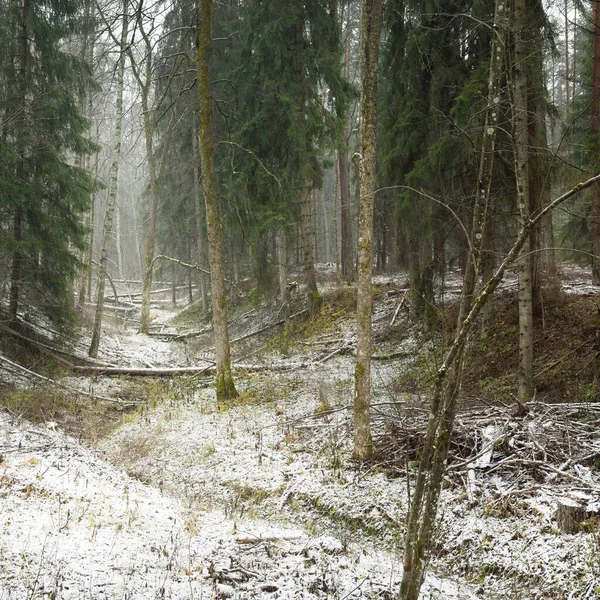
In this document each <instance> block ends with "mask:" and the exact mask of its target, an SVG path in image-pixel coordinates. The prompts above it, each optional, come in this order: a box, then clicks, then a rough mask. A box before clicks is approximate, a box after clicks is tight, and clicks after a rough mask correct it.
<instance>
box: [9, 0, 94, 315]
mask: <svg viewBox="0 0 600 600" xmlns="http://www.w3.org/2000/svg"><path fill="white" fill-rule="evenodd" d="M82 7H83V6H82V2H80V1H79V0H45V1H38V0H22V1H21V2H17V1H10V2H4V1H3V2H2V3H1V10H0V30H2V33H3V35H2V39H3V41H4V45H3V52H2V56H1V57H0V67H1V75H0V104H1V106H2V111H3V114H2V122H1V126H0V127H1V130H0V164H1V165H2V166H1V167H0V199H1V200H0V202H1V207H0V219H1V223H2V227H1V228H0V248H2V252H1V254H2V255H3V256H5V257H7V258H8V262H7V261H6V260H5V261H3V265H2V267H1V268H2V273H3V278H4V279H5V281H6V279H7V278H9V279H10V285H9V288H10V290H9V317H10V319H11V320H12V321H15V320H16V318H17V312H18V310H19V307H20V305H21V304H22V303H26V304H30V305H34V306H36V307H38V308H40V309H41V310H42V311H43V312H44V313H46V314H48V315H50V316H52V317H55V318H59V319H60V318H62V317H65V316H66V315H67V313H68V307H69V306H70V305H71V302H70V301H69V299H68V294H69V287H70V283H71V282H72V279H73V277H74V275H75V271H76V267H77V264H78V261H77V258H76V255H75V254H74V252H76V251H77V250H79V249H81V248H82V245H83V241H84V228H83V227H82V225H81V216H82V214H83V213H84V212H85V211H86V209H87V208H88V206H89V198H90V192H91V190H92V187H93V186H92V181H91V178H90V177H89V175H88V174H87V173H86V172H85V171H84V170H83V169H82V168H81V167H78V166H75V165H73V164H72V162H73V161H72V157H73V156H78V155H79V156H82V155H86V154H89V153H90V152H91V151H92V149H93V148H92V144H90V142H89V141H88V140H87V139H86V135H85V133H86V130H87V127H88V122H87V121H86V120H85V119H84V118H83V117H82V115H81V109H80V105H79V99H80V98H81V97H82V95H83V94H84V92H85V90H86V89H87V88H89V87H90V86H91V85H92V81H91V77H90V69H89V66H88V65H87V64H85V62H84V61H83V60H82V59H81V58H80V57H78V56H77V55H76V54H74V53H70V52H68V51H67V50H68V45H67V43H68V42H69V40H70V39H71V36H72V35H73V34H74V32H76V31H77V28H78V26H79V24H80V22H81V16H82V13H81V11H82ZM9 271H10V273H9Z"/></svg>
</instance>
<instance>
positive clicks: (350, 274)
mask: <svg viewBox="0 0 600 600" xmlns="http://www.w3.org/2000/svg"><path fill="white" fill-rule="evenodd" d="M350 8H351V5H350V3H347V4H346V5H345V6H344V11H345V13H346V14H345V17H346V26H345V29H344V79H345V80H346V81H350V42H351V39H352V25H351V23H352V21H351V14H350ZM342 16H343V12H342ZM343 119H344V127H343V129H342V130H341V133H340V145H339V148H338V161H337V168H338V177H339V186H340V234H341V235H340V240H341V248H340V255H341V256H340V258H341V272H342V279H343V280H344V281H345V282H346V283H351V282H353V281H354V244H353V242H352V210H351V209H352V205H351V202H350V172H349V163H348V144H349V143H350V126H351V114H350V110H349V109H348V108H346V114H345V115H343ZM336 244H337V241H336Z"/></svg>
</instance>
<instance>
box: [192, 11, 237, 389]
mask: <svg viewBox="0 0 600 600" xmlns="http://www.w3.org/2000/svg"><path fill="white" fill-rule="evenodd" d="M198 10H199V17H200V23H199V25H198V29H197V38H196V71H197V76H198V100H199V117H200V134H199V136H198V146H199V149H200V161H201V166H202V191H203V193H204V203H205V206H206V224H207V228H208V251H209V260H210V286H211V301H212V310H213V317H212V319H213V330H214V335H215V354H216V362H217V401H222V400H227V399H229V398H235V397H236V396H237V395H238V393H237V390H236V388H235V384H234V382H233V377H232V375H231V358H230V350H229V332H228V329H227V295H226V293H225V271H224V261H223V233H222V226H221V211H220V209H219V199H218V195H217V179H216V175H215V164H214V161H215V148H214V144H213V114H212V112H213V111H212V104H211V103H212V99H211V91H210V65H209V63H210V55H211V50H212V30H213V13H214V2H213V0H199V2H198Z"/></svg>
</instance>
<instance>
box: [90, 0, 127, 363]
mask: <svg viewBox="0 0 600 600" xmlns="http://www.w3.org/2000/svg"><path fill="white" fill-rule="evenodd" d="M128 25H129V4H128V0H123V15H122V22H121V38H120V43H119V57H118V65H117V90H116V92H117V99H116V103H115V130H114V133H113V142H112V146H113V151H112V162H111V167H110V180H109V183H108V200H107V203H106V212H105V213H104V226H103V228H102V250H101V252H100V264H99V266H98V293H97V299H96V312H95V317H94V328H93V330H92V341H91V343H90V348H89V355H90V356H91V357H93V358H96V357H97V356H98V348H99V346H100V337H101V334H102V318H103V315H104V288H105V285H106V276H107V265H108V251H109V249H110V243H111V240H112V225H113V216H114V213H115V206H116V203H117V187H118V182H119V164H120V160H121V142H122V130H123V82H124V79H125V52H126V48H127V32H128Z"/></svg>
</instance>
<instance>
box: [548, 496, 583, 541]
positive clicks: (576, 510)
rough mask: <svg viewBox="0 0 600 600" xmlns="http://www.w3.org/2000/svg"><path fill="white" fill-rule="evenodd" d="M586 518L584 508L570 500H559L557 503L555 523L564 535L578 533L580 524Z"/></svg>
mask: <svg viewBox="0 0 600 600" xmlns="http://www.w3.org/2000/svg"><path fill="white" fill-rule="evenodd" d="M587 517H588V514H587V510H586V507H585V506H582V505H581V504H580V503H579V502H577V501H576V500H572V499H571V498H560V499H559V500H558V502H557V509H556V523H557V524H558V528H559V529H560V530H561V531H562V532H564V533H579V531H581V523H582V522H583V521H585V520H586V519H587Z"/></svg>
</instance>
